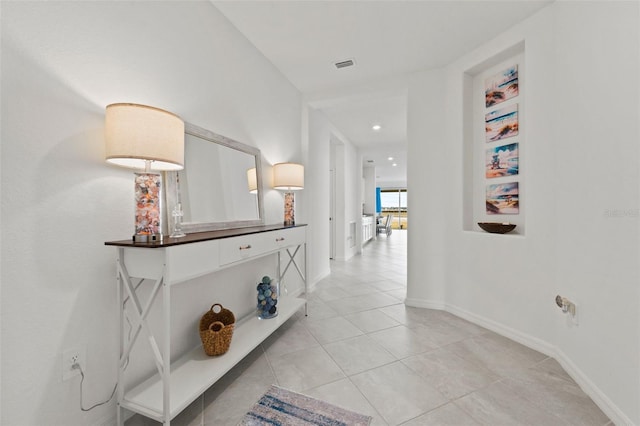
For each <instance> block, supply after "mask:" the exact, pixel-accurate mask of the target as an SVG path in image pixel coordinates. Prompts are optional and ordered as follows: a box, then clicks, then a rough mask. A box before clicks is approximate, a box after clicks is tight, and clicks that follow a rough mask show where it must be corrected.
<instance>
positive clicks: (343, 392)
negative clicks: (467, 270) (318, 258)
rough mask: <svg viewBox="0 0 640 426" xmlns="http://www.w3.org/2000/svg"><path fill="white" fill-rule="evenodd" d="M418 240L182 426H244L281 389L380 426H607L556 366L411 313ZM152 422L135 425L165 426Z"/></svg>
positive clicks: (201, 404) (339, 265)
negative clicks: (410, 257) (409, 276)
mask: <svg viewBox="0 0 640 426" xmlns="http://www.w3.org/2000/svg"><path fill="white" fill-rule="evenodd" d="M406 268H407V261H406V231H397V230H395V231H394V232H393V233H392V234H391V236H390V237H388V238H387V237H385V236H381V237H379V238H378V239H377V240H373V241H371V242H370V243H368V244H367V245H366V246H365V250H364V253H363V254H362V255H361V256H356V257H355V258H353V259H351V260H350V261H348V262H337V261H332V263H331V275H330V276H329V277H327V278H325V279H323V280H322V281H321V282H319V283H318V284H317V287H316V289H315V291H314V292H312V293H311V294H310V295H309V316H308V317H304V316H303V315H302V313H299V314H298V315H296V316H295V317H294V318H292V319H291V320H289V321H288V322H287V323H286V324H285V325H284V326H283V327H282V328H281V329H279V330H278V331H276V332H275V333H274V334H273V335H272V336H271V337H269V338H268V339H267V340H266V341H265V342H264V343H263V344H262V345H260V346H259V347H258V348H256V350H254V351H253V352H252V353H251V354H250V355H249V356H247V358H245V359H244V360H243V361H242V362H241V363H240V364H238V365H237V366H236V367H235V368H234V369H233V370H231V371H230V372H229V373H228V374H227V375H226V376H224V377H223V378H222V379H221V380H220V381H219V382H218V383H216V384H215V385H214V386H212V387H211V388H210V389H209V390H207V391H206V393H205V394H204V395H203V396H202V397H201V398H199V399H198V400H196V401H195V402H194V403H193V404H192V405H191V406H190V407H189V408H188V409H187V410H185V411H184V412H183V413H182V414H180V415H179V416H178V417H177V418H176V419H175V420H174V421H173V422H172V423H171V424H172V425H174V424H175V425H190V426H195V425H201V426H202V425H210V426H234V425H236V424H237V423H238V421H239V420H240V419H241V417H242V416H243V415H244V413H245V412H247V411H248V410H249V409H250V408H251V406H252V405H253V404H254V403H255V402H256V401H257V400H258V399H259V398H260V396H261V395H262V394H263V393H264V392H265V391H266V390H267V389H268V388H269V386H270V385H271V384H277V385H279V386H282V387H285V388H288V389H291V390H294V391H297V392H301V393H304V394H307V395H310V396H313V397H316V398H319V399H322V400H325V401H328V402H330V403H333V404H336V405H340V406H343V407H345V408H347V409H351V410H354V411H358V412H361V413H364V414H368V415H371V416H372V417H373V422H372V425H379V426H391V425H404V426H419V425H456V426H457V425H478V424H480V425H492V426H493V425H509V426H511V425H536V426H546V425H597V426H602V425H607V424H611V423H610V422H609V419H608V418H607V417H606V416H605V414H604V413H603V412H602V411H601V410H600V409H599V408H598V407H597V406H596V405H595V404H594V403H593V401H591V399H590V398H589V397H588V396H587V395H586V394H585V393H584V392H583V391H582V390H581V389H580V387H579V386H578V385H577V384H576V383H575V382H574V381H573V380H572V379H571V378H570V377H569V376H568V375H567V373H565V371H564V370H563V369H562V367H561V366H560V365H559V364H558V363H557V362H556V361H555V360H554V359H552V358H549V357H547V356H545V355H543V354H541V353H539V352H536V351H534V350H532V349H529V348H527V347H525V346H522V345H520V344H518V343H516V342H513V341H511V340H509V339H507V338H504V337H502V336H500V335H498V334H496V333H493V332H491V331H489V330H487V329H484V328H482V327H479V326H477V325H474V324H472V323H470V322H468V321H465V320H463V319H461V318H458V317H456V316H454V315H452V314H449V313H447V312H443V311H437V310H429V309H417V308H408V307H405V306H404V304H402V300H403V299H404V297H405V293H406ZM155 424H157V423H156V422H153V421H151V420H148V419H144V418H142V417H140V416H134V417H132V418H131V419H130V420H129V421H128V422H127V425H128V426H140V425H155Z"/></svg>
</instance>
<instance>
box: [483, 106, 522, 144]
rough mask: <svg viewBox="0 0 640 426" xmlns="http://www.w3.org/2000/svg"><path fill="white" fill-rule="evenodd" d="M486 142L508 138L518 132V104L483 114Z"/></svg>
mask: <svg viewBox="0 0 640 426" xmlns="http://www.w3.org/2000/svg"><path fill="white" fill-rule="evenodd" d="M484 121H485V126H484V128H485V135H486V141H487V142H494V141H497V140H500V139H506V138H510V137H511V136H515V135H517V134H518V104H514V105H509V106H506V107H504V108H500V109H496V110H494V111H491V112H489V113H487V114H485V116H484Z"/></svg>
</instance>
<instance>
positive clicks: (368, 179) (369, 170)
mask: <svg viewBox="0 0 640 426" xmlns="http://www.w3.org/2000/svg"><path fill="white" fill-rule="evenodd" d="M362 176H363V179H364V193H363V194H362V196H363V198H364V213H365V214H372V215H375V214H376V168H375V167H363V168H362Z"/></svg>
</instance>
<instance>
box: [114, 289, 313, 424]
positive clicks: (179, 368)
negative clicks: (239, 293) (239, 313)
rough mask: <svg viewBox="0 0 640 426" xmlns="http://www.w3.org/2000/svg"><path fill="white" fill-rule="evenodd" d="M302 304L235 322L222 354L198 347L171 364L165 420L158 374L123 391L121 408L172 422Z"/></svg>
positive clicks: (286, 302)
mask: <svg viewBox="0 0 640 426" xmlns="http://www.w3.org/2000/svg"><path fill="white" fill-rule="evenodd" d="M305 303H306V300H304V299H300V298H286V299H285V298H283V299H282V304H281V305H280V304H279V305H278V307H279V308H280V311H279V312H278V316H277V317H275V318H271V319H267V320H260V319H258V318H257V317H251V318H248V319H247V320H245V321H242V322H239V323H237V324H236V327H235V329H234V332H233V338H232V339H231V345H230V346H229V351H228V352H227V353H226V354H224V355H221V356H217V357H209V356H207V355H206V354H205V353H204V349H203V348H202V346H201V345H198V346H197V347H196V348H194V349H193V350H191V351H190V352H189V353H187V354H186V355H185V356H183V357H182V358H180V359H178V360H177V361H175V362H174V363H172V365H171V379H170V383H171V386H170V389H171V390H170V407H171V408H170V410H169V413H170V414H169V419H165V418H164V416H163V409H162V407H163V396H162V378H161V377H160V375H158V374H156V375H155V376H153V377H151V378H150V379H148V380H146V381H144V382H143V383H141V384H140V385H138V386H136V387H135V388H133V389H131V390H129V391H127V392H126V393H125V395H124V399H123V401H122V403H121V406H122V407H123V408H126V409H128V410H131V411H134V412H136V413H140V414H142V415H144V416H146V417H149V418H152V419H154V420H157V421H160V422H162V421H166V420H171V419H173V418H174V417H175V416H177V415H178V414H179V413H180V412H181V411H182V410H184V409H185V408H187V407H188V406H189V404H191V403H192V402H193V401H195V400H196V399H197V398H198V396H200V395H201V394H203V393H204V392H205V391H206V390H207V389H208V388H209V387H211V385H213V384H214V383H215V382H217V381H218V380H219V379H220V378H221V377H222V376H223V375H224V374H225V373H227V372H228V371H229V370H231V368H233V367H234V366H235V365H236V364H237V363H238V362H240V361H241V360H242V359H243V358H244V357H245V356H247V355H248V354H249V353H250V352H251V351H252V350H253V349H255V348H256V347H257V346H258V345H259V344H260V343H261V342H262V341H263V340H264V339H266V338H267V337H269V335H271V333H273V332H274V331H276V330H277V329H278V328H279V327H280V326H281V325H282V324H284V322H285V321H286V320H288V319H289V318H291V316H293V314H295V313H296V312H297V311H298V310H299V309H300V308H302V307H303V306H304V304H305Z"/></svg>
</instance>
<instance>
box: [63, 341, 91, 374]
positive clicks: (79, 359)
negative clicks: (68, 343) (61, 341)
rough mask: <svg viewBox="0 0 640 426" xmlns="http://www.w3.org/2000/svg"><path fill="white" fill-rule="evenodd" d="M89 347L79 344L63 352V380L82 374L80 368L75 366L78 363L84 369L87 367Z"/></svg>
mask: <svg viewBox="0 0 640 426" xmlns="http://www.w3.org/2000/svg"><path fill="white" fill-rule="evenodd" d="M86 362H87V348H86V346H82V345H77V346H74V347H72V348H69V349H67V350H66V351H64V352H63V353H62V380H63V381H65V380H69V379H71V378H73V377H75V376H79V375H80V369H79V368H74V367H73V366H74V364H75V363H78V364H79V365H80V366H81V367H82V370H83V371H84V370H85V369H86Z"/></svg>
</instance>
